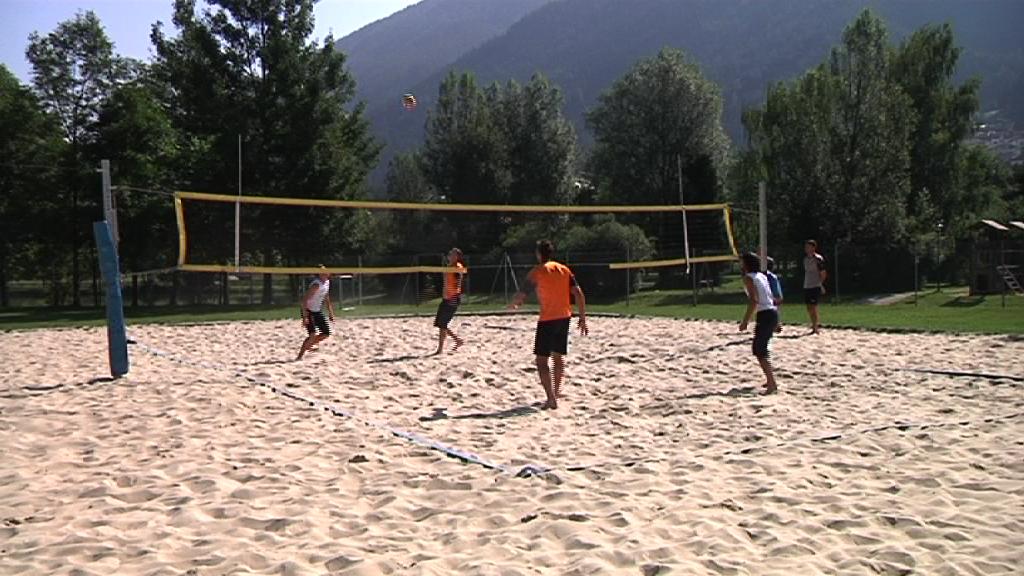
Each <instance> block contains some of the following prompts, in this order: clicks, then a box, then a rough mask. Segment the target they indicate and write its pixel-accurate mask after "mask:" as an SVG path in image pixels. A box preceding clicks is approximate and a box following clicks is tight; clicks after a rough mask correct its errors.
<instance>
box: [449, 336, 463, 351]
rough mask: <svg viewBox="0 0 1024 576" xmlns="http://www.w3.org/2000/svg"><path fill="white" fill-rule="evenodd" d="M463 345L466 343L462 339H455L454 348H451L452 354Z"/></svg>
mask: <svg viewBox="0 0 1024 576" xmlns="http://www.w3.org/2000/svg"><path fill="white" fill-rule="evenodd" d="M465 343H466V341H465V340H463V339H462V338H456V339H455V346H453V347H452V352H455V351H457V350H458V349H459V348H461V347H462V345H463V344H465Z"/></svg>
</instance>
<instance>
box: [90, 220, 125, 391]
mask: <svg viewBox="0 0 1024 576" xmlns="http://www.w3.org/2000/svg"><path fill="white" fill-rule="evenodd" d="M92 231H93V236H94V237H95V238H96V256H97V257H98V258H99V261H100V262H99V263H100V272H101V274H102V275H103V284H104V285H105V287H106V293H107V359H108V361H109V362H110V375H111V376H112V377H114V378H120V377H121V376H124V375H125V374H127V373H128V367H129V364H128V335H127V334H126V332H125V325H124V302H123V300H122V297H121V272H120V265H119V264H118V261H117V249H116V248H115V247H114V235H113V234H112V233H111V229H110V224H109V223H108V222H107V221H106V220H101V221H99V222H93V224H92Z"/></svg>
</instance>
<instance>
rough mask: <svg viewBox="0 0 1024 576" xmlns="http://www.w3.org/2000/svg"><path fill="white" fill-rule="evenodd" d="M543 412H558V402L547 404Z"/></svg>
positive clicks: (542, 408)
mask: <svg viewBox="0 0 1024 576" xmlns="http://www.w3.org/2000/svg"><path fill="white" fill-rule="evenodd" d="M540 409H541V410H558V402H545V403H544V405H543V406H541V407H540Z"/></svg>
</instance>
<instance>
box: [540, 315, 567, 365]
mask: <svg viewBox="0 0 1024 576" xmlns="http://www.w3.org/2000/svg"><path fill="white" fill-rule="evenodd" d="M571 320H572V318H561V319H559V320H545V321H543V322H537V334H536V336H534V339H533V353H534V354H536V355H537V356H544V357H548V356H551V354H563V355H564V354H567V353H568V352H569V322H570V321H571Z"/></svg>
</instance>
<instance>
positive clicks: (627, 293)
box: [626, 244, 633, 306]
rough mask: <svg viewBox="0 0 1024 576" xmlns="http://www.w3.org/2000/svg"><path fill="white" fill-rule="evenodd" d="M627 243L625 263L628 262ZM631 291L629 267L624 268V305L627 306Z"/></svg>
mask: <svg viewBox="0 0 1024 576" xmlns="http://www.w3.org/2000/svg"><path fill="white" fill-rule="evenodd" d="M629 258H630V254H629V245H628V244H627V245H626V264H629ZM632 291H633V285H632V283H631V282H630V274H629V268H626V306H629V293H630V292H632Z"/></svg>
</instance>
